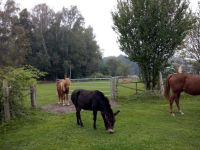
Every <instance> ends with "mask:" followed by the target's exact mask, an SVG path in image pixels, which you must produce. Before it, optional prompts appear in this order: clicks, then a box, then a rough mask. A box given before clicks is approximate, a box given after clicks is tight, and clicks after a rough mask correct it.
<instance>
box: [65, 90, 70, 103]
mask: <svg viewBox="0 0 200 150" xmlns="http://www.w3.org/2000/svg"><path fill="white" fill-rule="evenodd" d="M66 100H67V105H68V106H69V105H70V104H69V88H67V92H66Z"/></svg>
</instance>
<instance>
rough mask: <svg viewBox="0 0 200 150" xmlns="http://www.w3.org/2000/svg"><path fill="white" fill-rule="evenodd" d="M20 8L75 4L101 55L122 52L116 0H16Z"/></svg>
mask: <svg viewBox="0 0 200 150" xmlns="http://www.w3.org/2000/svg"><path fill="white" fill-rule="evenodd" d="M16 2H17V3H19V5H20V7H21V8H28V9H31V8H33V7H34V6H35V5H36V4H41V3H46V4H47V5H48V6H49V7H50V8H52V9H53V10H54V11H58V10H61V9H62V7H63V6H64V7H67V8H69V7H70V6H71V5H76V6H77V7H78V10H79V11H80V12H81V14H82V15H83V17H84V18H85V23H86V27H87V26H88V25H90V26H92V27H93V29H94V34H95V36H96V41H97V43H98V45H99V46H100V49H102V50H103V56H118V55H120V54H123V52H121V51H120V50H119V45H118V43H117V35H116V33H115V32H114V31H113V30H112V25H113V21H112V17H111V11H113V10H114V9H115V7H116V4H117V0H16ZM190 2H191V7H192V8H193V9H196V6H197V2H198V0H190Z"/></svg>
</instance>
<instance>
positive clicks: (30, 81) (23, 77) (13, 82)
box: [0, 66, 45, 121]
mask: <svg viewBox="0 0 200 150" xmlns="http://www.w3.org/2000/svg"><path fill="white" fill-rule="evenodd" d="M44 75H45V73H42V72H40V71H39V70H37V69H35V68H33V67H31V66H25V67H21V68H12V67H7V68H4V69H1V70H0V86H1V88H0V108H1V109H0V119H1V121H3V120H4V113H3V101H4V99H3V89H2V86H3V80H6V81H7V82H8V87H9V97H8V99H9V104H10V113H11V117H12V118H15V117H18V116H21V115H23V114H25V112H26V108H25V105H24V102H25V99H26V94H25V91H26V90H27V89H30V86H34V85H36V83H37V79H38V78H39V77H41V76H44Z"/></svg>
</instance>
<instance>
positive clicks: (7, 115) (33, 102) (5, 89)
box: [2, 80, 36, 121]
mask: <svg viewBox="0 0 200 150" xmlns="http://www.w3.org/2000/svg"><path fill="white" fill-rule="evenodd" d="M11 89H12V87H11V86H9V84H8V81H7V80H3V87H2V90H3V110H4V111H3V112H4V119H5V121H9V120H10V119H11V114H10V102H9V99H10V90H11ZM25 90H30V92H28V95H30V100H31V107H33V108H35V107H36V86H32V87H30V89H25Z"/></svg>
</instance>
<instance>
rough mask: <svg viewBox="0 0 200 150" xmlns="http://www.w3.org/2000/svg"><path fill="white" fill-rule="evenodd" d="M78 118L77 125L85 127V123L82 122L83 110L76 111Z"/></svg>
mask: <svg viewBox="0 0 200 150" xmlns="http://www.w3.org/2000/svg"><path fill="white" fill-rule="evenodd" d="M76 118H77V124H78V125H80V126H81V127H83V122H82V120H81V109H76Z"/></svg>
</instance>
